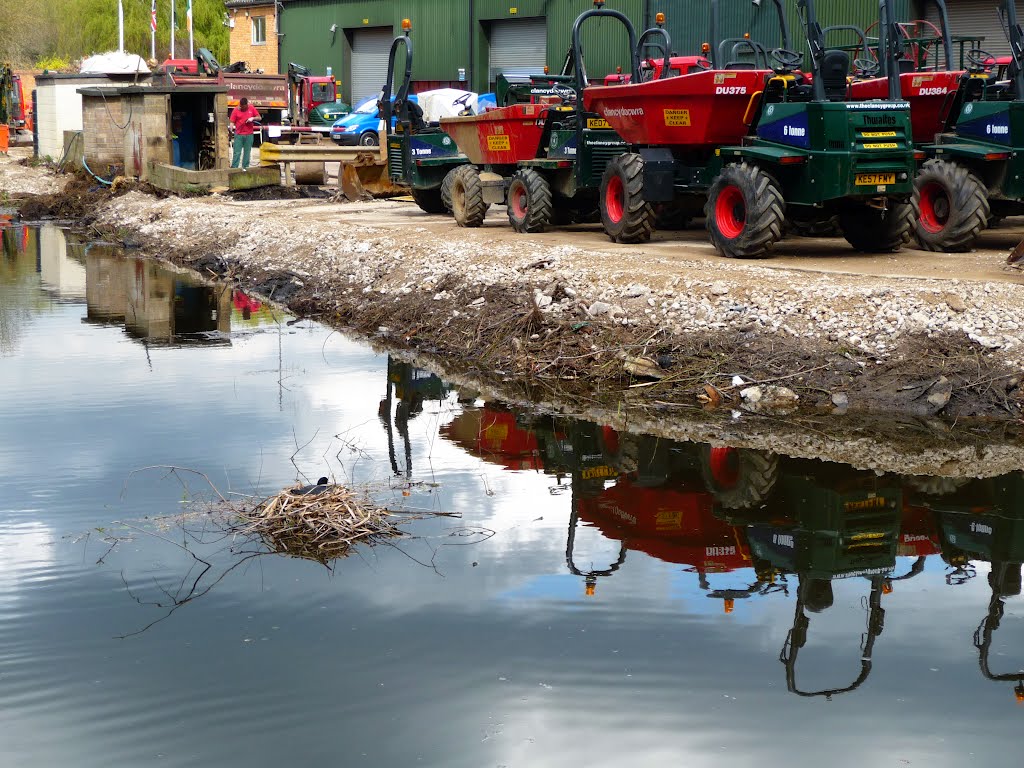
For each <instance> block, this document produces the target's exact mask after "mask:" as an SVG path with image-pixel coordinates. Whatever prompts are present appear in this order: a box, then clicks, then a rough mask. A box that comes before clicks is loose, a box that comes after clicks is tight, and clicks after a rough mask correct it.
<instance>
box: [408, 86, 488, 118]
mask: <svg viewBox="0 0 1024 768" xmlns="http://www.w3.org/2000/svg"><path fill="white" fill-rule="evenodd" d="M476 100H477V95H476V94H475V93H473V92H472V91H460V90H458V89H457V88H438V89H437V90H434V91H421V92H420V93H417V94H416V103H417V104H419V105H420V109H422V110H423V119H424V120H426V121H427V122H428V123H436V122H437V121H438V120H440V119H441V118H442V117H458V116H459V113H460V112H462V110H464V109H465V108H466V107H469V108H470V110H472V112H473V114H474V115H475V114H476V109H477V105H476Z"/></svg>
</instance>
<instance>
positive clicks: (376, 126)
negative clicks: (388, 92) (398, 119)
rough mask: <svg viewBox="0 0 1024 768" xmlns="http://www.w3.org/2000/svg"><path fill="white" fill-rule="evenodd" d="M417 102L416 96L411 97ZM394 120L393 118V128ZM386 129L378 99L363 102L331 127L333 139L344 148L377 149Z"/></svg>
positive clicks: (372, 98)
mask: <svg viewBox="0 0 1024 768" xmlns="http://www.w3.org/2000/svg"><path fill="white" fill-rule="evenodd" d="M409 100H410V101H416V96H414V95H413V96H409ZM393 123H394V118H392V127H394V126H393ZM383 127H384V125H383V121H382V120H381V119H380V117H379V116H378V113H377V97H376V96H372V97H370V98H369V99H366V100H365V101H361V102H360V103H359V104H358V105H357V106H356V108H355V109H354V110H352V111H351V112H349V113H348V114H347V115H345V116H344V117H343V118H341V119H339V120H337V121H336V122H335V123H334V125H333V126H331V138H332V139H334V141H335V142H337V143H338V144H341V145H342V146H343V147H354V146H360V147H375V146H377V145H378V144H380V134H379V131H380V130H381V129H382V128H383Z"/></svg>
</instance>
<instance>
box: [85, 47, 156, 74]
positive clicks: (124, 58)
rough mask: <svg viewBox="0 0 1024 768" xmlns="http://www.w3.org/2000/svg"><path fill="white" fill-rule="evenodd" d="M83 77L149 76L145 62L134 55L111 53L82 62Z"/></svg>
mask: <svg viewBox="0 0 1024 768" xmlns="http://www.w3.org/2000/svg"><path fill="white" fill-rule="evenodd" d="M82 74H83V75H137V74H149V67H148V66H146V62H145V60H144V59H143V58H142V57H141V56H137V55H136V54H134V53H119V52H118V51H110V52H108V53H98V54H96V55H95V56H90V57H89V58H87V59H85V60H84V61H83V62H82Z"/></svg>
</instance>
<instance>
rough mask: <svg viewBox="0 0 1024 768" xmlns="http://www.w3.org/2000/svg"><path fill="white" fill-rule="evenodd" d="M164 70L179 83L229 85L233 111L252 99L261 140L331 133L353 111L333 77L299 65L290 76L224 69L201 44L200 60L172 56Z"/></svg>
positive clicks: (242, 68)
mask: <svg viewBox="0 0 1024 768" xmlns="http://www.w3.org/2000/svg"><path fill="white" fill-rule="evenodd" d="M160 70H161V71H162V72H165V73H167V74H168V75H170V76H171V79H172V80H173V81H174V84H175V85H181V86H186V87H187V86H189V85H208V84H210V83H211V82H214V83H216V84H218V85H225V86H227V89H228V109H233V108H235V107H237V106H238V102H239V100H240V99H242V98H243V97H244V98H247V99H248V100H249V103H250V104H252V105H253V106H254V107H256V109H258V110H259V113H260V117H261V122H262V125H261V126H260V133H261V135H260V137H259V138H260V139H263V138H269V139H273V140H274V141H285V142H288V141H292V142H294V141H295V140H297V139H298V137H299V136H300V135H302V134H304V133H305V134H309V133H321V134H324V135H329V134H330V132H331V126H332V125H334V121H335V120H337V119H338V118H339V117H344V116H345V115H347V114H348V113H349V112H351V111H352V108H351V107H350V106H349V105H348V104H346V103H344V102H341V101H338V92H337V87H336V84H335V82H334V78H333V77H330V76H320V77H317V76H314V75H313V74H312V73H311V72H310V71H309V70H308V69H306V68H305V67H303V66H301V65H298V64H289V65H288V74H286V75H264V74H256V73H252V72H246V71H244V67H241V66H239V65H232V66H230V67H222V66H221V65H220V64H219V63H218V61H217V59H216V58H214V56H213V54H212V53H210V51H208V50H207V49H206V48H200V49H199V51H198V52H197V54H196V58H195V59H167V60H165V61H164V62H163V64H161V65H160Z"/></svg>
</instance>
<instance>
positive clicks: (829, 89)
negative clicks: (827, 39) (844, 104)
mask: <svg viewBox="0 0 1024 768" xmlns="http://www.w3.org/2000/svg"><path fill="white" fill-rule="evenodd" d="M849 76H850V54H849V53H847V52H846V51H840V50H836V49H832V50H828V51H825V55H824V56H822V57H821V81H822V84H823V85H824V86H825V98H827V99H828V100H829V101H845V100H846V90H847V78H848V77H849Z"/></svg>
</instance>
